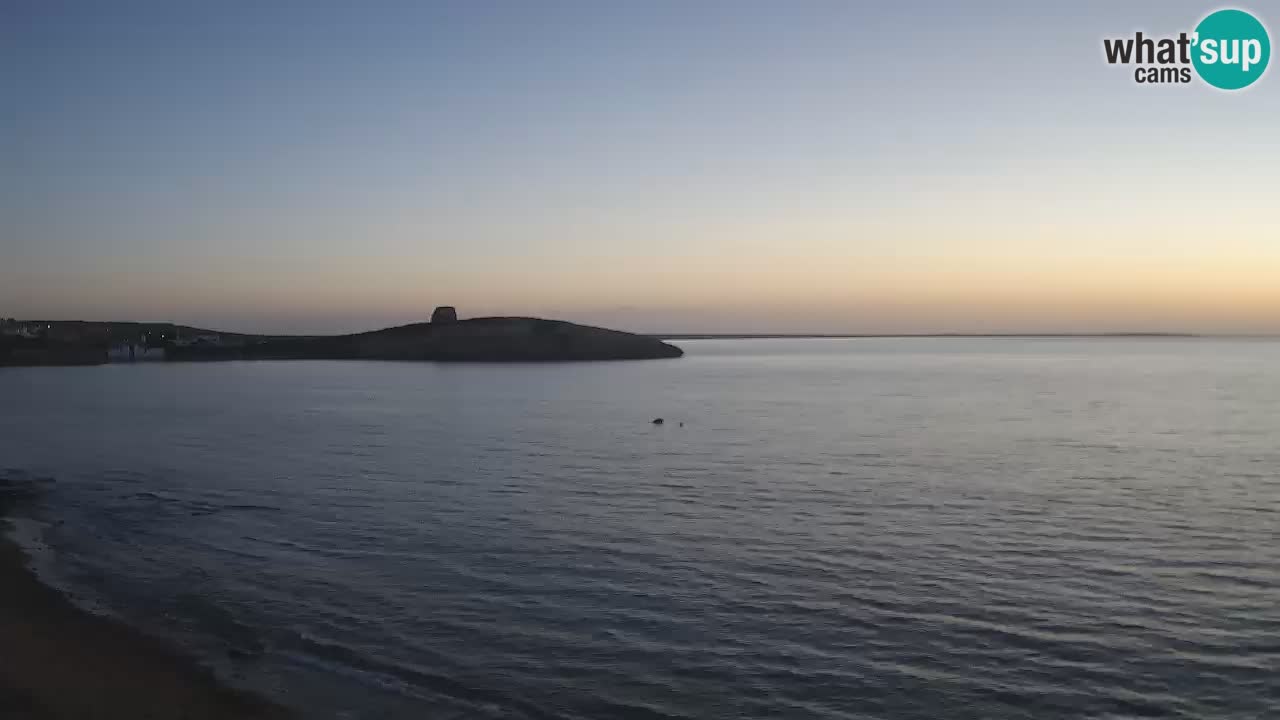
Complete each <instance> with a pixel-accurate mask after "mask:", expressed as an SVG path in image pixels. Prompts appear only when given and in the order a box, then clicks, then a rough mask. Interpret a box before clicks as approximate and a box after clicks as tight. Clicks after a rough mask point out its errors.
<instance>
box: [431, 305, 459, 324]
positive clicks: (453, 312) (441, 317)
mask: <svg viewBox="0 0 1280 720" xmlns="http://www.w3.org/2000/svg"><path fill="white" fill-rule="evenodd" d="M431 322H432V323H433V324H441V325H443V324H447V323H456V322H458V310H457V309H456V308H454V307H453V306H451V305H441V306H440V307H438V308H436V309H435V312H433V313H431Z"/></svg>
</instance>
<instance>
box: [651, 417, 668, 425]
mask: <svg viewBox="0 0 1280 720" xmlns="http://www.w3.org/2000/svg"><path fill="white" fill-rule="evenodd" d="M664 422H666V420H663V419H662V418H654V419H653V424H654V425H661V424H662V423H664Z"/></svg>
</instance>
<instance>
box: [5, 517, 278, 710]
mask: <svg viewBox="0 0 1280 720" xmlns="http://www.w3.org/2000/svg"><path fill="white" fill-rule="evenodd" d="M2 512H3V509H2V508H0V513H2ZM0 526H3V529H4V530H6V531H7V530H8V521H7V519H5V518H4V517H3V515H0ZM0 717H4V718H6V719H7V720H62V719H63V718H67V719H70V718H87V717H93V718H101V719H103V720H110V719H114V718H120V719H121V720H124V719H125V718H128V719H130V720H134V719H139V718H187V719H188V720H223V719H228V720H229V719H231V718H242V719H244V720H258V719H263V720H265V719H275V718H280V719H281V720H283V719H285V718H294V717H296V716H295V715H294V714H293V713H291V712H290V711H288V710H286V709H285V708H283V707H281V706H279V705H276V704H275V703H272V702H270V701H269V700H267V699H265V698H261V697H258V696H256V695H252V694H250V693H247V692H244V691H241V690H237V689H234V688H230V687H227V686H225V685H223V684H221V683H219V682H218V680H217V679H216V678H215V677H214V675H213V673H212V672H210V671H208V670H206V669H205V668H202V667H201V666H199V665H198V664H197V663H196V662H195V661H194V660H192V659H190V658H188V657H186V656H184V655H182V654H181V653H180V652H179V651H177V650H176V649H174V648H172V647H170V646H168V645H167V644H165V643H163V642H161V641H159V640H157V639H155V638H152V637H150V636H148V635H146V634H144V633H142V632H141V631H139V630H137V629H135V628H132V627H130V626H128V625H125V624H124V623H122V622H120V621H117V620H113V619H110V618H106V617H100V616H97V615H93V614H90V613H87V612H85V611H83V610H80V609H79V608H77V607H75V606H74V605H73V604H72V603H71V601H70V600H68V599H67V598H66V597H64V596H63V595H62V594H61V593H59V592H58V591H57V590H54V589H53V588H51V587H49V586H47V585H45V584H44V583H42V582H41V581H40V580H39V579H38V578H37V577H36V576H35V574H34V573H33V572H32V571H31V570H30V569H28V567H27V557H26V554H25V553H24V552H23V550H22V549H21V548H20V547H19V546H18V545H17V544H16V543H15V542H14V541H13V540H11V539H10V538H9V537H8V536H7V535H0Z"/></svg>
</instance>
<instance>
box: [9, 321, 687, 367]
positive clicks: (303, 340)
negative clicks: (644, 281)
mask: <svg viewBox="0 0 1280 720" xmlns="http://www.w3.org/2000/svg"><path fill="white" fill-rule="evenodd" d="M683 354H684V353H683V351H682V350H680V348H678V347H676V346H674V345H671V344H668V343H666V342H663V341H662V340H659V339H658V338H654V337H649V336H646V335H637V334H634V333H628V332H622V331H620V330H609V329H606V328H598V327H590V326H587V325H578V324H575V323H570V322H564V321H561V320H543V319H539V318H528V317H485V318H473V319H467V320H459V319H458V318H457V312H456V311H455V310H454V309H453V308H452V307H441V308H437V309H436V311H435V313H433V314H432V318H431V321H430V322H422V323H413V324H410V325H402V326H399V327H392V328H386V329H382V330H374V331H371V332H363V333H355V334H350V335H310V336H298V335H244V334H238V333H223V332H216V331H211V330H202V329H198V328H191V327H186V326H180V325H172V324H168V323H122V322H82V321H75V322H68V321H23V322H19V321H6V322H5V323H4V326H3V334H2V335H0V366H3V365H11V366H12V365H94V364H101V363H107V362H139V361H146V360H165V361H213V360H424V361H437V362H569V361H589V360H645V359H657V358H676V357H680V356H681V355H683Z"/></svg>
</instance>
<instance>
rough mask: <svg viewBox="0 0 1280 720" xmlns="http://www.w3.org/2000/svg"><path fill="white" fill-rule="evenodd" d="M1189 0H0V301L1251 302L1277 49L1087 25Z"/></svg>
mask: <svg viewBox="0 0 1280 720" xmlns="http://www.w3.org/2000/svg"><path fill="white" fill-rule="evenodd" d="M268 6H269V7H268ZM1218 7H1221V6H1220V5H1215V4H1211V3H1203V2H1173V1H1151V2H1125V3H1118V2H1067V3H1047V2H1046V3H1039V2H1036V3H1031V2H1025V0H1024V1H1021V2H1013V1H1010V2H969V3H959V2H951V1H942V0H939V1H936V2H923V1H921V2H875V3H855V2H852V1H849V2H830V3H824V2H782V1H775V2H737V1H735V2H670V3H667V2H657V1H654V0H646V1H645V2H575V3H542V2H538V3H534V2H528V3H526V2H488V1H472V2H456V3H431V2H405V3H385V2H368V3H362V2H342V3H323V2H318V1H312V2H299V3H287V2H270V3H267V2H232V1H228V2H201V3H195V2H191V3H186V2H171V1H166V2H155V3H141V2H125V1H124V0H121V1H120V2H83V3H65V2H57V1H54V0H51V1H49V2H44V1H36V0H29V1H23V0H19V1H16V2H6V3H4V4H3V6H2V7H0V92H2V95H0V97H3V112H0V315H8V316H17V317H39V318H56V319H76V318H82V319H138V320H172V321H176V322H182V323H189V324H195V325H202V326H212V327H217V328H221V329H226V330H243V331H280V332H285V331H289V332H320V331H336V330H352V329H365V328H369V327H374V326H385V325H390V324H398V323H402V322H410V321H416V320H421V319H425V318H426V317H427V316H428V315H429V314H430V311H431V308H432V307H433V306H435V305H438V304H454V305H457V306H458V307H459V309H460V311H461V313H462V315H464V316H476V315H488V314H530V315H540V316H548V317H557V318H563V319H569V320H575V321H580V322H589V323H594V324H605V325H610V326H615V327H621V328H624V329H630V330H637V331H672V332H675V331H679V332H690V331H708V332H732V331H743V332H775V331H777V332H807V331H822V332H974V331H977V332H986V331H1001V332H1003V331H1116V330H1149V331H1194V332H1256V333H1262V332H1267V333H1274V332H1280V179H1278V178H1277V171H1278V170H1280V76H1278V75H1277V73H1280V69H1277V68H1275V67H1273V68H1271V69H1270V70H1269V72H1268V74H1267V75H1266V76H1265V77H1264V78H1263V79H1262V80H1261V81H1260V82H1259V83H1258V84H1257V85H1255V86H1254V87H1252V88H1250V89H1248V90H1246V91H1244V92H1238V93H1225V92H1219V91H1215V90H1212V89H1210V88H1208V87H1207V86H1204V85H1203V84H1200V83H1199V82H1198V81H1196V82H1195V83H1194V84H1192V85H1172V86H1140V85H1137V84H1135V83H1134V82H1133V77H1132V68H1129V69H1126V68H1122V67H1112V66H1108V65H1107V64H1106V63H1105V62H1104V60H1103V57H1102V39H1103V38H1104V37H1120V36H1124V35H1126V34H1127V35H1131V34H1132V33H1133V31H1135V30H1144V31H1146V32H1147V33H1148V34H1153V33H1157V34H1176V33H1177V32H1179V31H1182V30H1188V31H1189V30H1191V29H1193V27H1194V25H1195V23H1196V22H1197V21H1198V20H1199V19H1200V18H1201V17H1203V16H1204V15H1205V14H1207V13H1208V12H1210V11H1211V10H1214V9H1217V8H1218ZM1238 7H1242V8H1245V9H1251V10H1254V11H1255V12H1256V14H1258V15H1259V17H1261V19H1262V20H1263V21H1264V22H1266V23H1268V25H1269V26H1270V27H1272V28H1273V31H1272V37H1273V41H1274V40H1275V31H1274V28H1276V27H1278V26H1280V11H1277V9H1276V8H1275V7H1274V6H1270V5H1263V4H1261V3H1259V4H1257V5H1254V6H1250V5H1240V6H1238ZM1268 10H1271V11H1272V12H1271V13H1268V12H1267V11H1268ZM1272 64H1273V65H1274V64H1275V63H1274V62H1273V63H1272Z"/></svg>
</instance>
